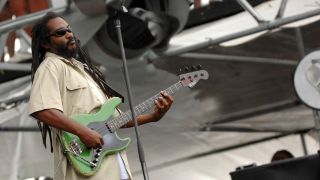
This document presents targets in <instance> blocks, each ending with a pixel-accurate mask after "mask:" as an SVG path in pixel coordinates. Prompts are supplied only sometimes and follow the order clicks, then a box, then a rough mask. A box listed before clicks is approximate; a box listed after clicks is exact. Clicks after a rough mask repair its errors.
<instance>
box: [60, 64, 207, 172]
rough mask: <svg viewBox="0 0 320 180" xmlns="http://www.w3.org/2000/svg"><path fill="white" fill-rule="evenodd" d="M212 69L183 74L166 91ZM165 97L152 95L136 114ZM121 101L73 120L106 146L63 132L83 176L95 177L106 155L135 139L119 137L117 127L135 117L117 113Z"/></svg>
mask: <svg viewBox="0 0 320 180" xmlns="http://www.w3.org/2000/svg"><path fill="white" fill-rule="evenodd" d="M208 77H209V75H208V72H207V71H205V70H201V69H198V70H196V71H192V72H187V73H185V74H181V75H179V81H178V82H177V83H175V84H173V85H172V86H170V87H169V88H167V89H166V90H164V91H165V92H166V93H168V94H173V93H175V92H176V91H178V90H179V89H181V88H182V87H193V86H194V85H195V84H196V83H197V82H198V81H199V80H201V79H208ZM159 97H161V95H160V94H156V95H155V96H153V97H151V98H149V99H148V100H146V101H144V102H142V103H141V104H139V105H137V106H135V107H134V111H135V114H136V115H140V114H142V113H144V112H145V111H146V110H148V109H150V108H152V107H154V101H155V100H156V99H158V98H159ZM120 103H121V99H120V98H117V97H113V98H110V99H109V100H108V101H107V102H106V103H105V104H103V105H102V106H101V108H100V110H99V111H98V112H97V113H95V114H79V115H76V116H73V117H72V119H73V120H75V121H77V122H79V123H81V124H83V125H85V126H87V127H89V128H90V129H92V130H95V131H96V132H98V133H99V134H101V136H102V137H103V140H104V142H105V143H104V145H103V147H102V148H99V149H92V148H87V147H86V146H85V145H84V144H83V143H82V142H81V141H80V139H79V138H78V137H77V136H76V135H74V134H71V133H68V132H63V134H62V137H61V140H62V145H63V148H64V152H65V154H66V156H67V159H68V160H69V162H70V163H71V164H72V166H73V167H74V169H75V170H76V171H77V172H78V173H80V174H81V175H83V176H92V175H93V174H95V173H96V172H97V171H98V170H99V167H100V165H101V162H102V160H103V158H104V157H106V156H108V155H110V154H114V153H116V152H119V151H122V150H124V149H126V148H127V147H128V145H129V143H130V141H131V139H130V138H123V139H122V138H120V137H118V135H117V133H116V130H117V129H119V128H121V127H122V126H123V125H125V124H127V123H128V122H129V121H130V120H131V119H132V118H131V117H132V116H131V111H127V112H124V113H121V115H119V116H117V117H115V116H113V114H114V111H115V109H116V108H117V106H118V105H119V104H120Z"/></svg>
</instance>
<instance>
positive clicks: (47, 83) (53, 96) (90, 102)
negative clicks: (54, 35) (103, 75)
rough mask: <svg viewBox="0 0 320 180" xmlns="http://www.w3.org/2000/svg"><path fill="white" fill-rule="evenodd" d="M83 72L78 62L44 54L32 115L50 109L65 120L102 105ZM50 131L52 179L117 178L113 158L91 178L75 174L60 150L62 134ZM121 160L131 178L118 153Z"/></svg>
mask: <svg viewBox="0 0 320 180" xmlns="http://www.w3.org/2000/svg"><path fill="white" fill-rule="evenodd" d="M85 73H86V72H85V70H84V67H83V65H82V63H81V62H79V61H77V60H75V59H73V60H71V61H68V60H66V59H64V58H62V57H60V56H57V55H55V54H53V53H49V52H47V53H46V57H45V59H44V61H43V62H42V63H41V65H40V66H39V68H38V69H37V72H36V74H35V77H34V81H33V85H32V91H31V96H30V101H29V113H30V114H32V113H34V112H37V111H40V110H44V109H51V108H54V109H58V110H60V111H62V112H63V113H64V114H65V115H67V116H68V117H71V116H73V115H76V114H83V113H92V112H95V111H96V110H97V109H98V108H99V107H100V106H101V102H100V101H99V99H98V98H97V97H96V95H95V94H94V93H93V91H92V90H91V87H90V86H89V84H88V82H87V80H86V78H85ZM91 80H92V79H91ZM92 81H93V80H92ZM95 85H96V84H95ZM99 90H100V89H99ZM105 100H107V98H105ZM116 112H117V111H116ZM51 130H52V133H53V134H52V135H53V136H52V139H53V151H54V167H55V169H54V179H55V180H75V179H77V180H82V179H86V180H119V179H120V170H119V165H118V162H117V160H116V156H115V155H111V156H108V157H106V158H105V159H104V162H103V163H102V166H101V168H100V170H99V171H98V172H97V173H96V174H95V175H94V176H92V177H90V178H85V177H82V176H80V175H78V174H77V173H76V172H75V170H74V169H73V168H72V166H71V165H70V164H69V163H68V162H67V159H66V158H65V156H64V155H63V153H62V151H61V149H60V148H61V146H60V142H59V140H58V138H57V134H60V133H61V131H60V130H58V129H55V128H51ZM121 157H122V159H123V160H124V163H125V166H126V169H127V171H128V173H129V176H131V173H130V170H129V166H128V160H127V157H126V153H125V152H121ZM131 177H132V176H131Z"/></svg>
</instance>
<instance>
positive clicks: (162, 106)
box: [153, 91, 173, 121]
mask: <svg viewBox="0 0 320 180" xmlns="http://www.w3.org/2000/svg"><path fill="white" fill-rule="evenodd" d="M160 94H161V96H162V97H160V98H159V99H157V100H155V102H154V103H155V105H156V107H155V110H154V113H153V114H154V121H159V120H160V119H161V118H162V117H163V116H164V115H165V114H166V112H167V111H168V110H169V109H170V107H171V105H172V103H173V98H172V96H170V95H169V94H167V93H166V92H164V91H161V92H160Z"/></svg>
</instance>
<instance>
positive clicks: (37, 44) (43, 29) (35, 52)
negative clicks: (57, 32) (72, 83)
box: [31, 12, 121, 152]
mask: <svg viewBox="0 0 320 180" xmlns="http://www.w3.org/2000/svg"><path fill="white" fill-rule="evenodd" d="M58 17H59V18H62V17H61V16H59V15H57V14H56V13H54V12H48V13H47V14H46V15H45V16H43V17H42V18H41V19H40V20H39V21H38V22H37V23H36V24H35V25H34V26H33V28H32V59H33V61H32V66H31V79H32V82H33V79H34V75H35V73H36V71H37V69H38V67H39V66H40V64H41V63H42V61H43V60H44V56H45V54H46V52H47V49H45V48H44V47H43V46H42V45H43V44H44V43H50V42H49V39H48V38H47V37H48V34H49V33H50V30H49V29H48V27H47V24H48V22H49V21H50V20H51V19H54V18H58ZM75 40H76V45H77V50H78V58H77V59H78V60H79V61H80V62H82V63H83V64H84V66H85V67H87V68H86V70H87V72H88V73H89V74H90V75H91V77H92V78H93V80H94V81H95V82H96V83H97V84H98V86H99V87H100V88H101V90H102V91H103V93H104V94H105V95H107V96H108V97H113V96H118V95H119V94H117V93H116V92H115V91H114V90H113V89H111V88H110V87H109V86H108V85H107V84H106V82H105V81H104V80H103V79H104V78H103V74H102V73H101V72H100V71H99V69H98V68H97V67H96V66H94V65H93V63H92V61H91V59H90V58H89V56H88V55H87V53H86V52H85V51H84V50H83V49H82V48H81V43H80V40H78V39H77V38H76V37H75ZM120 96H121V95H120ZM37 123H38V126H39V129H40V131H41V134H42V141H43V145H44V147H45V148H46V147H47V145H46V137H47V133H48V134H49V137H50V145H51V152H53V147H52V136H51V130H50V128H49V126H48V125H47V124H43V123H41V122H40V121H39V120H37Z"/></svg>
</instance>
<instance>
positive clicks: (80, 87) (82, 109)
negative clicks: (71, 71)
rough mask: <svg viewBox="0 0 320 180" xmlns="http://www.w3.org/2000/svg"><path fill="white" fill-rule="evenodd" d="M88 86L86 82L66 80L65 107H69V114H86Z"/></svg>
mask: <svg viewBox="0 0 320 180" xmlns="http://www.w3.org/2000/svg"><path fill="white" fill-rule="evenodd" d="M87 88H88V84H87V83H86V81H81V80H78V79H72V80H68V81H67V82H66V89H67V99H68V100H67V104H66V105H67V106H68V107H71V109H72V110H71V113H72V114H74V113H76V114H79V113H86V107H87V106H88V103H89V102H88V100H87V99H88V93H87V91H88V89H87Z"/></svg>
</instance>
